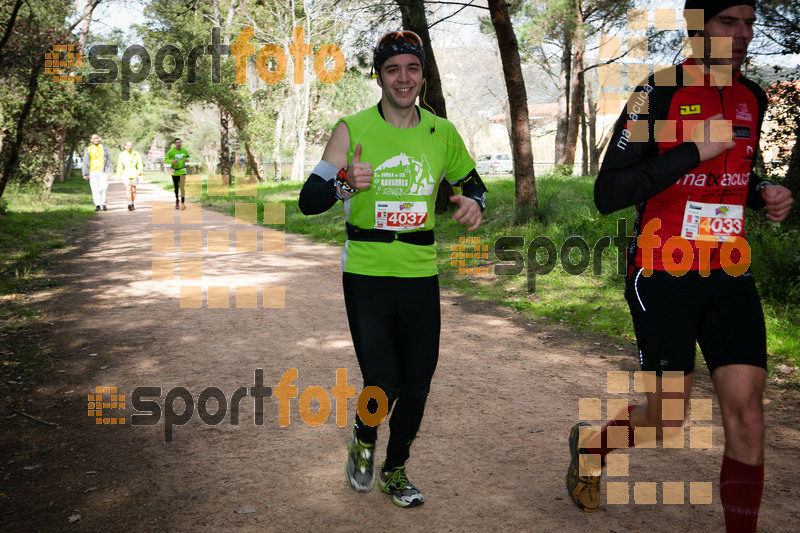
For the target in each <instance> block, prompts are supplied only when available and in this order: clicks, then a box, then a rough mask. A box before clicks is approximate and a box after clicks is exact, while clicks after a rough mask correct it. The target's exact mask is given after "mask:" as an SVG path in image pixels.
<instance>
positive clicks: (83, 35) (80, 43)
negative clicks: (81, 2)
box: [78, 0, 102, 53]
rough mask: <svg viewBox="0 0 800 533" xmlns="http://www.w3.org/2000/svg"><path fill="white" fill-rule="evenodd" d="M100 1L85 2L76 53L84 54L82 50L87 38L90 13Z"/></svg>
mask: <svg viewBox="0 0 800 533" xmlns="http://www.w3.org/2000/svg"><path fill="white" fill-rule="evenodd" d="M101 1H102V0H89V1H88V2H86V7H84V8H83V17H84V19H83V25H82V26H81V32H80V35H79V36H78V51H79V52H80V53H84V48H85V47H86V40H87V39H88V38H89V26H90V25H91V23H92V13H93V12H94V8H96V7H97V5H98V4H99V3H100V2H101Z"/></svg>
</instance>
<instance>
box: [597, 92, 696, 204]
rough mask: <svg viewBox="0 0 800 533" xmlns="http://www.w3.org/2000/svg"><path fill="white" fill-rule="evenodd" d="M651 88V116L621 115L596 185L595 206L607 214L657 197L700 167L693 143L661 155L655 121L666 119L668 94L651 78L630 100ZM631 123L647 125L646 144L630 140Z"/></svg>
mask: <svg viewBox="0 0 800 533" xmlns="http://www.w3.org/2000/svg"><path fill="white" fill-rule="evenodd" d="M648 87H649V88H650V96H649V113H648V112H643V113H639V114H636V115H634V114H629V113H628V112H627V111H623V112H622V115H621V116H620V117H619V120H617V123H616V125H615V126H614V132H613V135H612V137H611V141H610V143H609V147H608V150H607V151H606V155H605V157H604V158H603V165H602V166H601V168H600V172H599V174H598V175H597V181H595V183H594V203H595V205H596V206H597V209H599V210H600V212H601V213H603V214H604V215H607V214H609V213H612V212H614V211H617V210H618V209H622V208H623V207H628V206H631V205H637V204H639V203H640V202H643V201H645V200H647V199H648V198H650V197H652V196H655V195H656V194H658V193H660V192H661V191H663V190H664V189H666V188H667V187H669V186H670V185H672V184H673V183H675V182H676V181H677V180H678V179H680V177H681V176H683V175H684V174H686V173H687V172H689V171H690V170H691V169H693V168H695V167H696V166H697V165H699V164H700V153H699V152H698V150H697V146H696V145H695V144H694V143H693V142H684V143H683V144H679V145H678V146H675V147H674V148H672V149H671V150H668V151H666V152H664V153H663V154H659V153H658V144H657V142H656V139H655V137H656V136H655V132H654V128H655V121H656V120H658V119H662V120H663V119H666V116H667V111H666V110H664V109H661V108H663V107H666V106H667V105H668V102H666V100H667V99H668V98H669V95H664V94H662V93H660V92H659V89H660V87H659V88H655V87H654V86H653V81H652V77H651V79H650V83H649V84H648V85H647V86H645V87H640V88H639V90H637V91H636V92H635V93H634V94H633V95H631V99H632V100H634V99H635V98H637V93H639V92H642V91H645V90H646V89H647V88H648ZM659 104H661V105H659ZM634 117H635V118H634ZM629 120H631V121H636V122H638V121H646V122H647V132H648V140H647V141H634V140H631V139H630V137H629V133H630V132H628V131H627V129H626V128H627V125H628V121H629ZM638 127H641V126H638Z"/></svg>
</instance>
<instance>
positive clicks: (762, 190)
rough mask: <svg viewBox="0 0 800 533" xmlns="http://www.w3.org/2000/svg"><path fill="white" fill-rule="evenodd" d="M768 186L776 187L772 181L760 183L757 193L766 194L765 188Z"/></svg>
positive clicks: (757, 186)
mask: <svg viewBox="0 0 800 533" xmlns="http://www.w3.org/2000/svg"><path fill="white" fill-rule="evenodd" d="M767 185H775V184H774V183H772V182H771V181H767V180H764V181H762V182H759V184H758V185H756V192H757V193H758V194H761V193H762V192H764V187H766V186H767Z"/></svg>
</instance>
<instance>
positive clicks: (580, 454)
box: [567, 422, 605, 513]
mask: <svg viewBox="0 0 800 533" xmlns="http://www.w3.org/2000/svg"><path fill="white" fill-rule="evenodd" d="M582 427H591V424H587V423H586V422H579V423H577V424H575V425H574V426H572V429H571V430H570V432H569V451H570V455H571V456H572V459H571V460H570V463H569V469H568V470H567V492H568V493H569V497H570V498H571V499H572V503H574V504H575V505H576V506H577V507H578V509H580V510H581V511H583V512H584V513H594V512H597V508H598V507H600V474H601V473H602V468H603V466H605V465H604V463H605V461H602V462H601V461H599V460H598V459H599V456H598V455H596V454H588V453H586V452H585V451H583V450H582V449H581V448H580V440H581V439H580V434H581V428H582ZM581 463H583V468H581ZM581 470H583V471H584V472H586V471H587V470H589V471H590V472H592V473H596V474H597V475H586V476H582V475H580V474H581Z"/></svg>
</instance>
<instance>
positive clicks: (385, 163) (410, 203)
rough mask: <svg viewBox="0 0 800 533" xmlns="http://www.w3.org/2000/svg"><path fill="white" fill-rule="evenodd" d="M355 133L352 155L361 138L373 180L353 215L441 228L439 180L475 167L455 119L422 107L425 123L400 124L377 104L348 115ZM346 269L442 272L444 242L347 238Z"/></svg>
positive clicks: (348, 204) (390, 225) (370, 225)
mask: <svg viewBox="0 0 800 533" xmlns="http://www.w3.org/2000/svg"><path fill="white" fill-rule="evenodd" d="M340 122H344V123H345V125H346V126H347V129H348V131H349V133H350V150H349V152H348V154H347V160H348V161H352V158H353V153H354V152H355V148H356V145H357V144H361V161H362V162H363V161H367V162H369V163H371V164H372V172H373V178H372V184H371V186H370V187H369V188H368V189H363V190H360V191H358V193H356V194H355V195H354V196H353V197H351V198H350V199H349V200H346V201H345V202H344V209H345V215H346V217H347V220H348V221H349V222H350V223H351V224H353V225H354V226H357V227H359V228H363V229H388V230H394V231H398V232H406V231H423V230H429V229H433V227H434V226H435V224H436V221H435V220H434V213H433V210H434V204H435V201H436V193H437V192H438V190H439V182H440V181H441V180H442V179H443V178H444V179H446V180H447V181H449V182H451V183H455V182H457V181H458V180H460V179H462V178H464V177H465V176H466V175H467V174H468V173H469V171H470V170H472V169H473V168H474V166H475V162H474V161H473V160H472V158H471V157H470V155H469V152H467V149H466V147H465V146H464V141H463V140H462V139H461V136H460V135H459V134H458V132H457V131H456V129H455V127H454V126H453V124H451V123H450V122H449V121H448V120H446V119H443V118H441V117H436V116H434V115H433V114H431V113H429V112H427V111H425V110H424V109H423V110H420V123H419V124H418V125H417V126H415V127H413V128H407V129H406V128H395V127H394V126H392V125H390V124H389V123H388V122H386V121H385V120H384V119H383V117H381V115H380V113H379V111H378V107H377V106H374V107H370V108H368V109H365V110H364V111H361V112H360V113H357V114H355V115H352V116H350V117H345V118H343V119H341V121H340ZM342 267H343V269H344V271H345V272H351V273H353V274H363V275H368V276H393V277H400V278H418V277H425V276H434V275H436V274H437V273H438V271H437V268H436V245H430V246H419V245H416V244H408V243H404V242H400V241H393V242H390V243H382V242H365V241H347V242H346V243H345V247H344V255H343V257H342Z"/></svg>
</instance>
